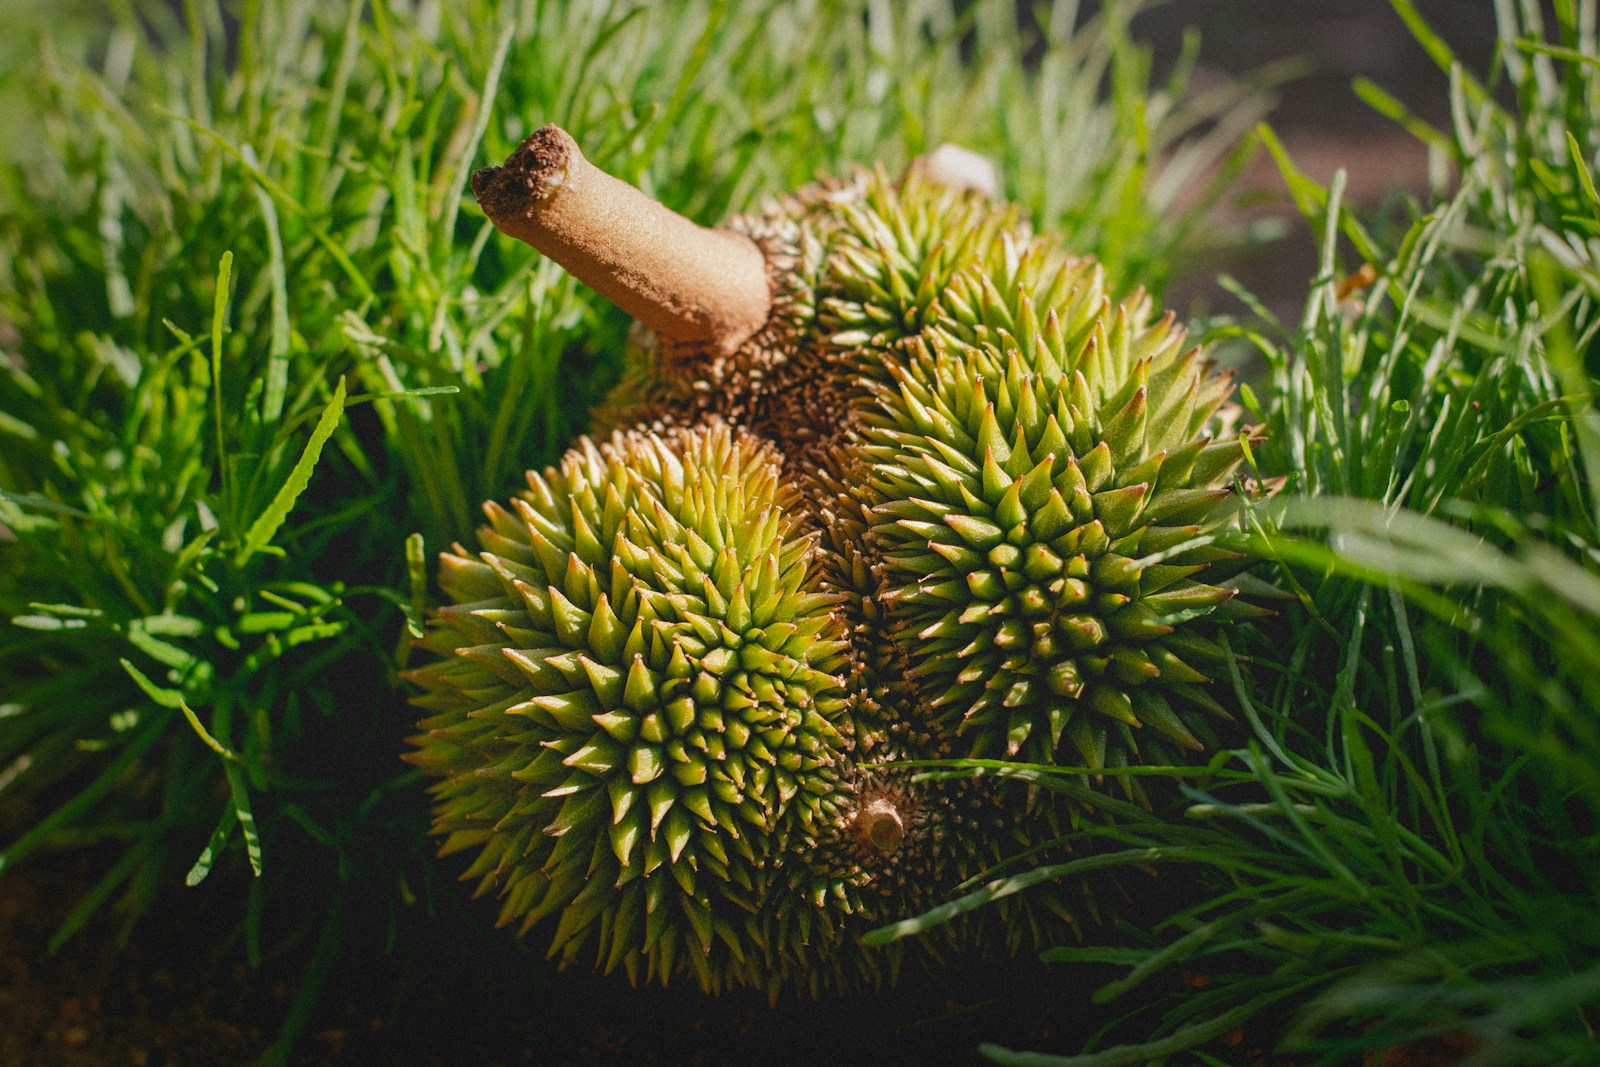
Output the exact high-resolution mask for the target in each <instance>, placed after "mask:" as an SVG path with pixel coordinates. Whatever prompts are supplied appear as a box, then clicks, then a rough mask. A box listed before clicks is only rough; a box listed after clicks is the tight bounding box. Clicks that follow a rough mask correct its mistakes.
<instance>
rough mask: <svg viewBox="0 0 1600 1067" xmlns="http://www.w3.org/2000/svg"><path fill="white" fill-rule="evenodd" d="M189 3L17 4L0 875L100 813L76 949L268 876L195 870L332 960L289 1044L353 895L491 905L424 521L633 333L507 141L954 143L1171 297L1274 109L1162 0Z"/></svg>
mask: <svg viewBox="0 0 1600 1067" xmlns="http://www.w3.org/2000/svg"><path fill="white" fill-rule="evenodd" d="M174 9H175V8H174V7H173V6H169V5H164V4H143V3H134V2H132V0H124V2H122V3H118V4H113V5H110V8H109V10H110V15H109V16H108V17H107V18H105V19H104V20H100V19H97V18H95V17H93V16H94V14H95V12H94V10H93V9H92V8H85V9H84V10H82V11H76V10H75V9H74V14H73V15H72V17H71V18H70V19H69V18H67V17H65V16H64V15H63V14H62V13H60V12H57V13H56V15H54V16H52V15H51V14H50V13H49V12H48V11H47V10H46V9H45V8H44V7H43V6H42V5H38V4H31V3H30V4H23V3H18V2H16V0H10V2H8V3H5V4H4V5H3V10H4V14H5V15H6V17H7V20H8V21H7V25H8V27H15V28H16V29H15V30H14V34H15V39H14V40H12V41H10V42H8V50H7V51H6V52H4V53H3V54H0V100H3V101H4V102H5V107H6V109H7V113H8V114H10V115H12V116H13V117H14V118H15V121H14V122H12V123H10V124H9V129H10V131H11V136H10V137H9V138H8V139H7V140H6V142H5V143H4V144H3V146H0V147H3V151H0V524H3V526H4V528H5V530H6V531H7V533H6V534H5V535H4V536H3V538H0V618H4V619H5V620H8V622H9V625H3V626H0V679H3V680H4V689H3V697H0V801H10V800H19V801H20V800H21V799H22V798H32V800H33V802H34V803H35V804H36V805H37V810H39V811H40V812H41V814H42V817H41V818H40V820H39V821H38V822H37V824H36V825H35V826H34V827H33V828H32V829H30V830H29V831H27V832H26V833H25V834H23V836H22V837H20V838H19V839H17V840H14V841H11V842H9V843H7V844H5V846H4V848H3V849H0V874H3V873H6V872H8V871H9V870H10V869H12V868H14V867H15V866H16V865H18V864H20V863H23V862H25V861H27V860H28V858H29V857H30V855H31V854H33V853H35V852H37V851H39V850H46V849H48V850H60V849H64V848H74V847H85V846H94V847H96V848H97V850H98V851H97V853H96V855H97V856H102V857H104V859H105V862H106V867H105V872H104V876H103V880H101V881H100V882H99V883H98V884H97V885H96V886H95V888H94V889H93V891H92V892H91V893H90V895H89V896H88V898H87V899H85V900H84V901H83V902H82V904H81V905H80V906H79V907H77V908H76V909H75V910H74V911H73V913H72V915H71V916H70V918H69V919H68V921H67V923H66V924H65V926H64V927H63V928H62V930H61V932H60V934H59V936H58V937H57V939H56V942H55V944H57V945H58V944H60V943H61V942H62V941H63V940H64V939H65V938H67V937H70V936H71V935H72V934H74V933H75V932H76V931H77V930H79V929H80V928H81V927H82V926H84V925H85V924H87V923H89V922H91V921H103V920H102V919H97V916H99V915H100V914H101V913H102V912H103V911H104V909H105V908H106V907H108V906H110V907H114V908H115V909H116V910H117V911H119V912H120V913H121V914H122V915H123V917H124V925H123V929H122V936H124V937H126V936H127V935H128V932H129V930H130V929H131V928H132V926H133V924H134V923H135V922H136V921H137V919H138V918H139V916H140V915H141V914H143V913H144V912H145V911H146V910H147V909H148V908H150V907H151V906H152V904H153V903H155V902H156V901H157V900H165V899H169V898H171V897H172V896H173V895H175V894H183V893H186V892H201V891H199V890H192V889H186V888H185V885H186V884H187V885H188V886H196V885H198V884H200V883H202V882H205V881H207V880H208V877H209V876H210V875H211V874H212V872H213V871H224V870H225V871H228V872H231V873H234V874H237V873H238V872H242V871H249V872H250V873H251V876H250V877H249V878H248V879H240V878H232V879H228V880H225V884H224V885H223V886H222V887H220V888H219V887H218V886H217V880H211V881H209V884H208V885H207V887H206V888H207V891H212V892H223V893H234V894H236V895H237V898H238V899H237V901H236V907H237V913H238V915H239V917H240V923H241V936H239V937H238V944H239V945H241V946H242V947H237V946H235V945H234V942H232V941H230V942H229V946H232V947H230V948H229V949H228V950H229V951H242V953H243V954H244V956H245V957H246V958H247V959H248V960H249V961H250V962H251V963H252V964H256V965H259V964H260V963H261V962H262V961H263V960H265V959H271V958H273V957H275V956H276V957H282V958H287V959H290V960H293V961H297V962H296V963H295V966H297V967H301V968H303V979H302V980H301V982H300V983H299V988H300V994H299V999H298V1000H297V1001H296V1002H295V1004H294V1005H293V1007H292V1008H291V1009H290V1011H289V1014H288V1017H287V1019H286V1021H285V1024H284V1029H283V1033H282V1035H281V1038H280V1040H279V1043H278V1044H277V1045H275V1046H274V1049H273V1050H272V1051H271V1052H270V1053H269V1059H270V1058H274V1057H275V1058H278V1059H280V1060H281V1059H282V1058H283V1057H285V1056H286V1055H287V1052H288V1049H289V1048H290V1047H291V1045H292V1043H293V1042H294V1040H295V1038H296V1035H297V1034H298V1033H299V1032H300V1031H301V1030H302V1029H303V1028H304V1027H305V1025H306V1024H307V1021H308V1019H309V1018H310V1013H311V1011H312V1009H313V1007H314V1004H315V999H316V996H317V994H318V989H319V986H320V985H321V983H322V982H323V981H324V980H325V979H326V977H327V975H328V974H329V972H330V970H331V968H333V967H334V965H335V962H336V955H337V953H338V952H339V951H340V948H339V946H340V943H341V940H342V938H344V936H345V934H346V931H347V930H348V929H351V928H352V927H351V925H350V923H349V921H348V916H349V915H350V914H352V911H353V909H356V908H360V909H362V910H363V911H364V912H374V913H376V914H380V915H387V916H388V917H389V936H391V937H392V936H395V934H394V931H395V930H396V929H401V928H403V925H404V924H403V922H402V919H404V918H405V917H406V916H408V915H412V914H415V912H416V911H417V909H418V908H420V907H429V908H432V907H438V908H441V909H447V908H448V906H449V905H448V901H450V900H453V899H457V897H458V892H457V890H456V889H455V888H454V887H450V886H444V885H437V884H435V883H436V882H437V881H438V880H439V878H440V874H439V872H438V870H437V867H436V865H435V864H434V863H433V862H432V861H431V858H430V856H429V853H430V851H431V846H430V845H429V843H428V842H427V840H426V839H425V819H426V813H425V807H426V804H425V799H424V797H423V794H422V791H421V788H420V785H419V783H418V782H417V781H416V779H415V777H414V776H412V775H410V774H406V773H402V771H401V765H400V764H399V763H398V762H397V759H396V757H397V754H398V752H399V749H400V739H401V738H402V737H403V736H404V735H405V734H406V733H407V731H408V730H409V728H410V723H411V722H412V721H413V714H412V712H411V711H410V710H409V709H408V708H407V707H406V705H405V703H404V700H405V693H404V692H403V691H402V689H401V688H400V687H399V686H398V685H397V684H396V683H395V681H394V676H395V672H396V670H397V669H398V668H399V667H401V666H403V665H404V663H405V660H406V656H407V648H408V645H407V640H408V634H414V633H416V632H417V626H418V621H419V618H420V614H421V612H422V611H423V610H424V609H425V607H426V605H427V603H428V601H429V599H430V597H431V595H432V594H431V592H430V584H429V567H430V564H429V559H430V558H431V554H432V553H433V552H434V551H436V550H437V549H439V548H442V547H444V546H446V545H448V544H449V543H450V542H452V541H453V540H456V539H464V538H466V537H467V536H468V535H469V534H470V531H471V530H472V529H473V528H474V527H475V526H476V525H477V522H478V521H479V520H478V517H477V516H478V513H477V510H476V506H477V504H478V502H479V501H482V500H485V499H490V498H495V497H499V496H502V495H504V494H505V493H506V492H507V491H509V490H510V489H511V488H513V487H514V486H515V485H516V484H517V483H518V482H519V480H520V478H521V475H522V472H523V471H524V470H525V469H527V468H529V467H537V466H541V465H543V464H545V463H548V462H550V461H551V460H553V458H554V457H555V456H556V455H557V454H558V453H559V451H560V449H561V448H562V447H563V446H564V444H565V443H566V442H567V441H568V440H569V439H570V438H571V437H572V436H573V435H574V434H575V433H577V432H578V431H579V430H580V429H581V427H582V421H583V412H584V410H585V409H586V408H587V407H588V406H589V404H590V403H591V402H592V401H594V400H595V399H597V398H598V397H599V396H600V395H601V394H602V393H603V391H604V389H605V388H606V387H607V386H608V385H609V384H610V382H611V381H612V380H613V378H614V376H615V373H616V371H617V369H618V365H619V359H620V353H621V350H622V348H623V344H624V338H625V334H626V329H627V323H626V320H625V319H624V317H623V316H621V315H620V313H618V312H616V311H615V309H612V308H610V307H609V306H608V305H605V304H604V303H603V302H602V301H600V300H599V299H598V298H596V297H594V296H593V294H591V293H589V292H588V291H587V290H584V289H583V288H582V287H580V286H578V285H577V284H575V283H574V282H572V281H571V280H570V279H569V278H567V277H566V276H565V275H564V274H563V273H562V272H561V271H560V270H559V269H558V268H556V267H555V266H554V264H552V263H550V262H548V261H545V260H542V259H540V258H539V257H537V256H535V255H534V254H533V253H531V252H530V251H528V250H525V249H521V248H520V247H518V246H512V245H510V244H509V243H507V242H503V241H499V240H495V239H493V237H492V230H491V228H490V227H489V225H488V224H487V222H486V221H485V220H484V219H483V218H482V216H481V214H480V213H479V212H478V211H477V210H476V208H475V206H474V205H473V204H472V203H471V201H470V197H469V196H468V195H467V192H466V179H467V176H468V175H469V173H470V172H471V170H472V169H473V168H474V167H477V166H481V165H484V164H486V163H491V162H497V161H499V160H500V159H502V158H504V156H505V155H506V154H507V153H508V152H509V151H510V149H511V148H512V147H513V146H514V145H515V144H516V142H517V140H518V139H519V138H520V137H521V135H523V134H524V133H526V132H528V131H529V130H531V129H533V128H534V127H536V126H537V125H539V124H541V123H543V122H545V121H556V122H560V123H562V124H563V125H565V126H566V127H567V128H568V129H569V130H571V131H572V132H573V133H574V134H575V135H576V136H577V138H578V140H579V141H580V143H581V144H583V146H584V148H585V151H586V153H587V154H588V155H589V156H590V157H591V158H592V159H593V160H594V161H595V162H596V163H598V164H599V165H601V166H603V167H604V168H606V169H607V170H609V171H611V172H612V173H614V174H617V175H619V176H621V177H623V178H625V179H627V180H629V181H631V182H634V183H636V184H638V185H640V186H641V187H642V188H644V189H646V190H647V191H649V192H651V193H652V194H653V195H656V196H658V197H660V198H661V199H663V200H665V201H666V202H667V203H669V204H671V205H672V206H673V207H675V208H677V209H678V210H680V211H683V212H685V213H686V214H688V215H690V216H691V217H693V218H696V219H698V220H701V221H705V222H712V221H715V220H716V219H718V218H720V217H721V216H723V215H725V214H726V213H728V212H729V211H732V210H737V209H741V208H745V207H749V206H752V205H754V204H755V203H756V202H757V201H758V199H759V198H760V197H761V196H762V195H764V194H766V193H769V192H776V191H780V190H784V189H788V188H791V187H793V186H795V185H797V184H800V183H802V182H804V181H807V180H809V179H810V178H811V177H813V176H814V175H816V174H818V173H828V172H837V171H839V170H841V169H843V168H846V167H848V166H850V165H853V164H856V163H870V162H873V161H882V162H883V163H885V164H886V165H888V166H889V167H891V168H895V167H899V166H902V165H903V164H904V163H905V162H906V161H907V160H909V159H910V158H911V157H912V156H914V155H915V154H917V153H918V152H921V151H923V150H925V149H927V148H930V147H932V146H934V145H936V144H937V143H939V142H940V141H943V140H955V141H960V142H962V143H964V144H966V145H968V146H970V147H973V148H976V149H979V150H981V151H985V152H988V153H991V154H992V155H993V156H994V157H995V158H996V159H997V160H998V161H999V163H1000V167H1001V171H1002V175H1003V179H1004V183H1005V186H1006V189H1007V191H1008V193H1009V194H1010V195H1013V196H1014V197H1016V198H1017V199H1019V200H1021V201H1022V202H1023V203H1024V204H1025V205H1026V206H1027V207H1028V208H1029V209H1030V210H1032V211H1033V213H1034V215H1035V218H1036V220H1037V221H1038V222H1039V223H1040V224H1041V225H1045V226H1049V227H1052V228H1056V229H1059V230H1061V231H1062V232H1063V233H1064V234H1065V235H1066V237H1067V239H1068V240H1069V241H1070V242H1072V243H1073V244H1074V245H1075V246H1076V247H1078V248H1079V249H1081V250H1082V251H1084V252H1087V253H1092V254H1097V255H1099V256H1100V257H1101V258H1102V259H1104V260H1105V261H1106V262H1107V264H1108V265H1109V266H1110V267H1111V268H1112V270H1113V276H1114V277H1117V278H1119V279H1120V282H1121V284H1122V285H1123V286H1125V287H1127V288H1131V287H1133V286H1134V285H1138V284H1143V285H1146V286H1148V287H1151V288H1153V289H1159V288H1160V287H1161V285H1162V284H1163V283H1164V281H1165V280H1166V279H1167V277H1168V276H1169V275H1170V274H1172V273H1173V272H1175V271H1181V270H1183V269H1185V264H1187V263H1191V262H1193V261H1194V257H1195V256H1196V255H1197V254H1198V253H1200V252H1201V251H1203V250H1204V248H1205V247H1207V245H1208V244H1209V243H1211V242H1214V241H1216V240H1218V239H1219V237H1220V236H1222V235H1218V234H1216V233H1215V232H1212V231H1210V230H1208V229H1206V228H1205V227H1204V226H1203V225H1201V222H1202V219H1203V218H1204V215H1203V212H1204V208H1205V207H1206V205H1207V204H1208V203H1209V202H1210V200H1211V198H1212V197H1213V196H1215V195H1220V193H1221V192H1222V191H1223V190H1224V189H1225V188H1226V186H1227V181H1228V179H1229V178H1230V177H1231V175H1232V174H1233V173H1235V172H1236V171H1237V169H1238V167H1239V166H1240V165H1241V163H1242V161H1243V159H1244V153H1245V152H1246V151H1247V150H1248V142H1247V138H1246V137H1245V134H1246V132H1247V131H1248V129H1249V126H1250V124H1251V123H1252V122H1253V121H1254V119H1255V118H1256V117H1258V112H1257V110H1256V108H1257V107H1258V105H1256V104H1253V103H1251V102H1250V94H1249V92H1248V91H1247V89H1246V88H1245V87H1242V86H1230V87H1227V88H1225V89H1223V90H1220V91H1217V92H1214V93H1211V94H1209V95H1208V96H1204V97H1200V98H1198V99H1195V100H1193V101H1190V102H1183V101H1184V99H1185V91H1186V78H1187V76H1188V71H1189V70H1190V69H1191V66H1192V62H1193V58H1194V56H1193V53H1192V51H1191V52H1189V53H1188V54H1186V56H1185V58H1184V61H1183V62H1182V63H1180V65H1179V67H1178V69H1177V71H1176V72H1175V73H1174V74H1173V76H1172V77H1171V79H1170V80H1169V81H1168V82H1167V83H1165V84H1163V85H1159V86H1155V85H1152V84H1151V83H1150V61H1149V58H1148V55H1147V54H1146V53H1145V51H1144V50H1142V49H1141V48H1140V47H1138V46H1137V45H1135V44H1134V43H1133V42H1132V41H1131V40H1130V39H1129V37H1128V35H1127V19H1128V17H1129V14H1130V12H1131V10H1132V7H1131V6H1122V7H1115V6H1113V7H1110V8H1108V10H1107V12H1106V14H1104V15H1103V16H1100V17H1098V18H1096V19H1094V20H1091V21H1089V22H1088V23H1087V24H1086V25H1085V26H1084V27H1083V28H1081V29H1078V30H1074V29H1073V28H1072V27H1073V25H1074V22H1075V18H1074V11H1075V5H1073V4H1060V5H1058V6H1057V7H1056V8H1055V9H1054V10H1053V11H1047V12H1046V13H1045V14H1044V15H1043V16H1042V17H1041V20H1040V21H1039V22H1038V24H1033V23H1029V24H1026V25H1020V26H1019V25H1018V23H1017V20H1016V16H1015V14H1014V11H1015V7H1014V5H1012V4H1010V3H1000V2H988V3H980V4H976V5H972V6H970V7H965V6H964V11H963V12H962V13H961V14H960V15H957V14H956V13H955V11H954V6H953V5H951V4H947V3H942V2H926V3H912V4H886V3H869V2H865V0H862V2H843V0H840V2H830V3H821V4H819V5H817V6H816V7H815V9H814V10H812V9H801V8H800V7H797V6H795V5H788V4H778V3H761V4H749V5H732V6H730V5H722V4H713V3H686V4H683V5H679V6H678V8H676V9H672V8H669V7H667V6H664V5H642V4H641V5H636V6H626V5H611V4H601V3H587V4H586V3H576V2H575V3H569V4H544V5H532V4H512V3H497V2H491V0H461V2H457V3H449V4H431V3H407V2H393V0H386V2H383V0H374V2H369V0H353V2H350V3H342V4H324V3H314V2H309V0H251V2H240V3H237V4H230V5H226V6H217V5H216V4H214V3H212V2H209V0H189V2H188V3H186V4H184V5H181V6H177V7H176V10H179V11H180V12H181V14H179V15H176V16H175V15H173V14H172V13H171V12H172V11H173V10H174ZM1030 51H1033V52H1035V53H1036V55H1035V58H1036V60H1037V62H1036V64H1027V63H1024V62H1023V56H1024V53H1026V52H1030ZM968 54H970V55H974V56H980V57H982V58H981V60H979V61H977V62H968V61H966V60H964V59H963V58H962V57H963V56H964V55H968ZM1197 186H1198V187H1199V188H1200V189H1201V190H1202V194H1201V195H1200V196H1199V197H1198V198H1194V197H1193V192H1194V189H1195V187H1197ZM1180 193H1183V194H1185V196H1186V199H1185V201H1184V203H1185V204H1188V205H1190V206H1187V207H1184V206H1180V205H1179V204H1178V197H1179V195H1180ZM242 881H243V882H247V885H248V888H247V889H243V888H240V887H241V882H242Z"/></svg>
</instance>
